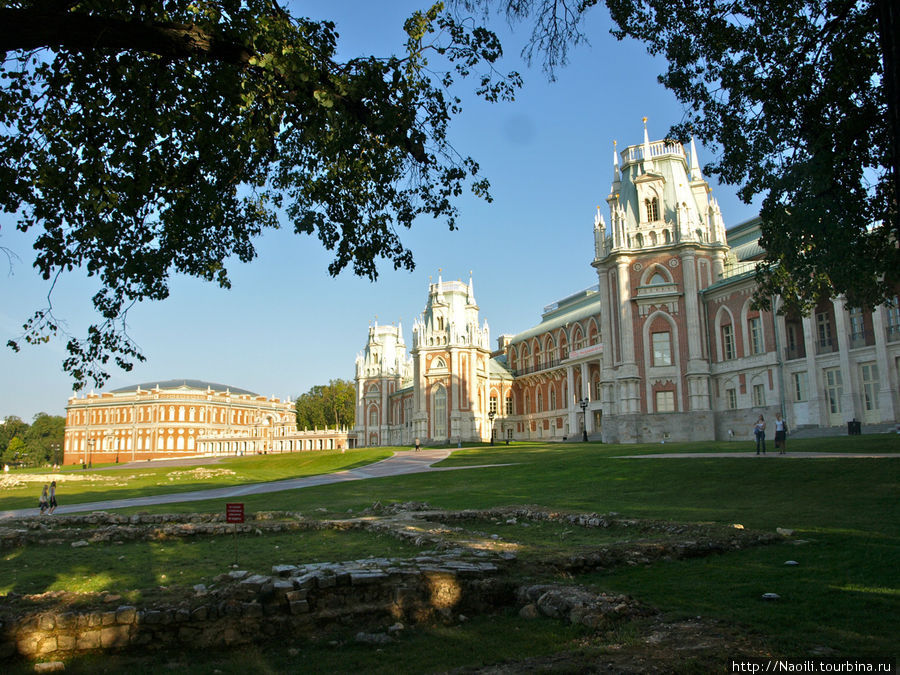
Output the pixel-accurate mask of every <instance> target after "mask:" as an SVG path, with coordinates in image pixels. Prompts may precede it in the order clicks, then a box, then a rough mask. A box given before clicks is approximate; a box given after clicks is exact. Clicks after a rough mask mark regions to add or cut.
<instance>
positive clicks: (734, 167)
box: [460, 0, 900, 312]
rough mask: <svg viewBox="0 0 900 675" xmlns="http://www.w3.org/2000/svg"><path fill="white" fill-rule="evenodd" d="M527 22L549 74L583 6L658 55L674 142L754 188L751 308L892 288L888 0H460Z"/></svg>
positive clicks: (728, 178) (804, 306)
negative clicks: (679, 107)
mask: <svg viewBox="0 0 900 675" xmlns="http://www.w3.org/2000/svg"><path fill="white" fill-rule="evenodd" d="M460 3H461V4H462V5H465V6H467V7H469V8H473V7H480V8H482V9H484V10H486V11H489V10H494V9H499V10H500V11H501V12H503V13H505V14H506V15H507V16H508V17H509V18H511V19H512V20H514V21H525V20H527V21H530V22H531V25H532V34H531V38H530V40H529V42H528V46H527V47H526V49H525V55H526V57H529V58H539V59H541V60H542V62H543V65H544V69H545V70H546V71H547V72H548V73H549V74H550V75H551V76H552V75H553V73H554V72H555V70H556V69H557V68H559V67H561V66H564V65H565V63H566V61H567V59H568V50H569V48H570V47H571V46H572V45H573V44H577V43H579V42H582V41H584V40H586V38H587V36H586V35H585V34H584V32H583V30H582V27H583V25H584V24H583V21H584V18H585V15H586V13H587V12H588V11H590V10H591V9H592V8H594V7H595V6H596V5H598V4H605V5H606V6H607V7H608V9H609V11H610V14H611V16H612V19H613V21H614V22H615V24H616V26H617V28H616V29H615V30H614V31H613V34H614V35H616V36H617V37H619V38H620V39H621V38H624V37H626V36H627V37H633V38H637V39H638V40H641V41H643V42H644V43H645V44H646V45H647V49H648V51H649V52H650V53H651V54H655V55H662V56H664V57H665V58H666V59H667V61H668V68H667V70H666V72H665V73H663V74H662V75H661V76H660V78H659V79H660V82H662V83H663V84H664V85H665V86H666V87H667V88H669V89H670V90H671V91H672V92H674V94H675V95H676V96H677V97H678V99H679V100H680V101H682V102H683V103H684V106H685V116H684V120H683V121H682V123H680V124H678V125H677V126H675V127H674V128H673V129H672V131H671V135H672V136H673V137H675V138H679V139H681V140H686V139H687V138H688V137H689V136H690V135H695V136H697V137H698V138H700V139H701V140H702V141H703V142H705V143H706V144H707V145H708V146H710V147H712V148H714V149H717V150H718V152H717V157H716V160H715V161H714V162H713V163H711V164H710V165H708V166H707V167H705V170H706V171H707V172H708V173H711V174H713V175H716V176H718V177H719V178H721V179H722V180H723V181H724V182H726V183H730V184H735V185H738V186H740V191H739V195H740V196H741V197H742V198H743V199H744V200H745V201H747V202H749V201H750V200H752V199H753V198H754V197H755V196H757V195H761V196H762V197H763V199H762V208H761V211H760V216H761V219H762V244H763V246H764V248H765V249H766V260H765V263H764V264H762V265H760V266H759V268H758V272H757V278H758V280H759V282H760V284H759V290H758V293H757V301H758V303H759V304H760V305H762V306H765V305H766V304H768V303H769V301H770V298H771V296H772V295H774V294H778V295H781V296H782V297H783V298H784V301H785V303H786V304H787V306H788V307H790V308H791V309H794V310H799V311H803V312H806V311H809V310H810V309H811V308H812V307H814V306H815V305H816V304H817V303H818V301H819V300H820V299H822V298H827V297H832V296H835V295H839V294H843V295H845V296H846V298H847V300H848V302H849V303H850V304H852V305H855V306H863V307H872V306H874V305H876V304H879V303H880V302H883V301H885V300H889V299H890V298H892V297H893V296H894V295H895V294H896V293H897V288H898V281H900V250H898V241H900V224H898V218H897V196H898V194H900V187H898V186H900V168H898V162H900V146H898V142H900V141H898V134H900V122H898V112H900V111H898V105H897V101H898V96H900V84H898V77H900V75H898V70H897V64H898V60H900V59H898V56H900V54H898V49H900V47H898V40H897V38H898V35H900V23H898V12H900V9H898V5H897V3H896V2H892V1H891V0H825V1H824V2H822V1H819V0H727V1H723V0H711V1H708V0H460Z"/></svg>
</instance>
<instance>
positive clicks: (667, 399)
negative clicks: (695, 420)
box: [656, 391, 675, 412]
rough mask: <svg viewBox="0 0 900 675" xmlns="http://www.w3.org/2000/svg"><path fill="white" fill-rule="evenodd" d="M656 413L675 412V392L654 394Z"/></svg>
mask: <svg viewBox="0 0 900 675" xmlns="http://www.w3.org/2000/svg"><path fill="white" fill-rule="evenodd" d="M656 412H675V392H674V391H658V392H656Z"/></svg>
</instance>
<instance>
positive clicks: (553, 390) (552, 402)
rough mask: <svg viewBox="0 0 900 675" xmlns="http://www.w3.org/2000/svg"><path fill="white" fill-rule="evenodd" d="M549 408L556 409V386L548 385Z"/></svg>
mask: <svg viewBox="0 0 900 675" xmlns="http://www.w3.org/2000/svg"><path fill="white" fill-rule="evenodd" d="M550 410H556V387H550Z"/></svg>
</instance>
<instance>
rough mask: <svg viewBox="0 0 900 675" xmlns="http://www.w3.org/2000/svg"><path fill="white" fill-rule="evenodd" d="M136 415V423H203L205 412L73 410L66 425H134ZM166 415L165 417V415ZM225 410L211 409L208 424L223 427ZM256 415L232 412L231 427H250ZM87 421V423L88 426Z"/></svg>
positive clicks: (163, 408)
mask: <svg viewBox="0 0 900 675" xmlns="http://www.w3.org/2000/svg"><path fill="white" fill-rule="evenodd" d="M154 409H155V410H157V411H159V414H158V418H157V419H156V420H154V419H153V418H154V415H153V410H154ZM135 410H136V411H137V422H138V423H143V422H152V421H158V422H175V421H178V422H197V421H199V422H206V421H207V420H206V417H207V408H194V407H185V406H178V407H176V406H158V407H154V406H139V407H137V408H134V407H132V406H128V407H122V408H112V409H110V408H105V409H102V410H74V411H70V413H69V414H70V424H130V423H134V421H135V419H134V413H135ZM167 412H168V415H167V414H166V413H167ZM227 413H228V410H227V409H226V408H220V407H212V408H210V409H209V418H210V419H209V422H210V423H211V424H216V423H220V424H224V423H225V422H226V419H227V418H228V414H227ZM255 416H256V413H255V412H254V411H249V410H242V409H232V410H231V415H230V417H231V421H230V423H231V424H252V423H253V421H254V419H255ZM88 420H90V421H89V422H88Z"/></svg>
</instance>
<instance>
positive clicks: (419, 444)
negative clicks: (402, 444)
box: [416, 438, 422, 452]
mask: <svg viewBox="0 0 900 675" xmlns="http://www.w3.org/2000/svg"><path fill="white" fill-rule="evenodd" d="M421 449H422V444H421V443H420V442H419V439H418V438H417V439H416V452H418V451H419V450H421Z"/></svg>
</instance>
